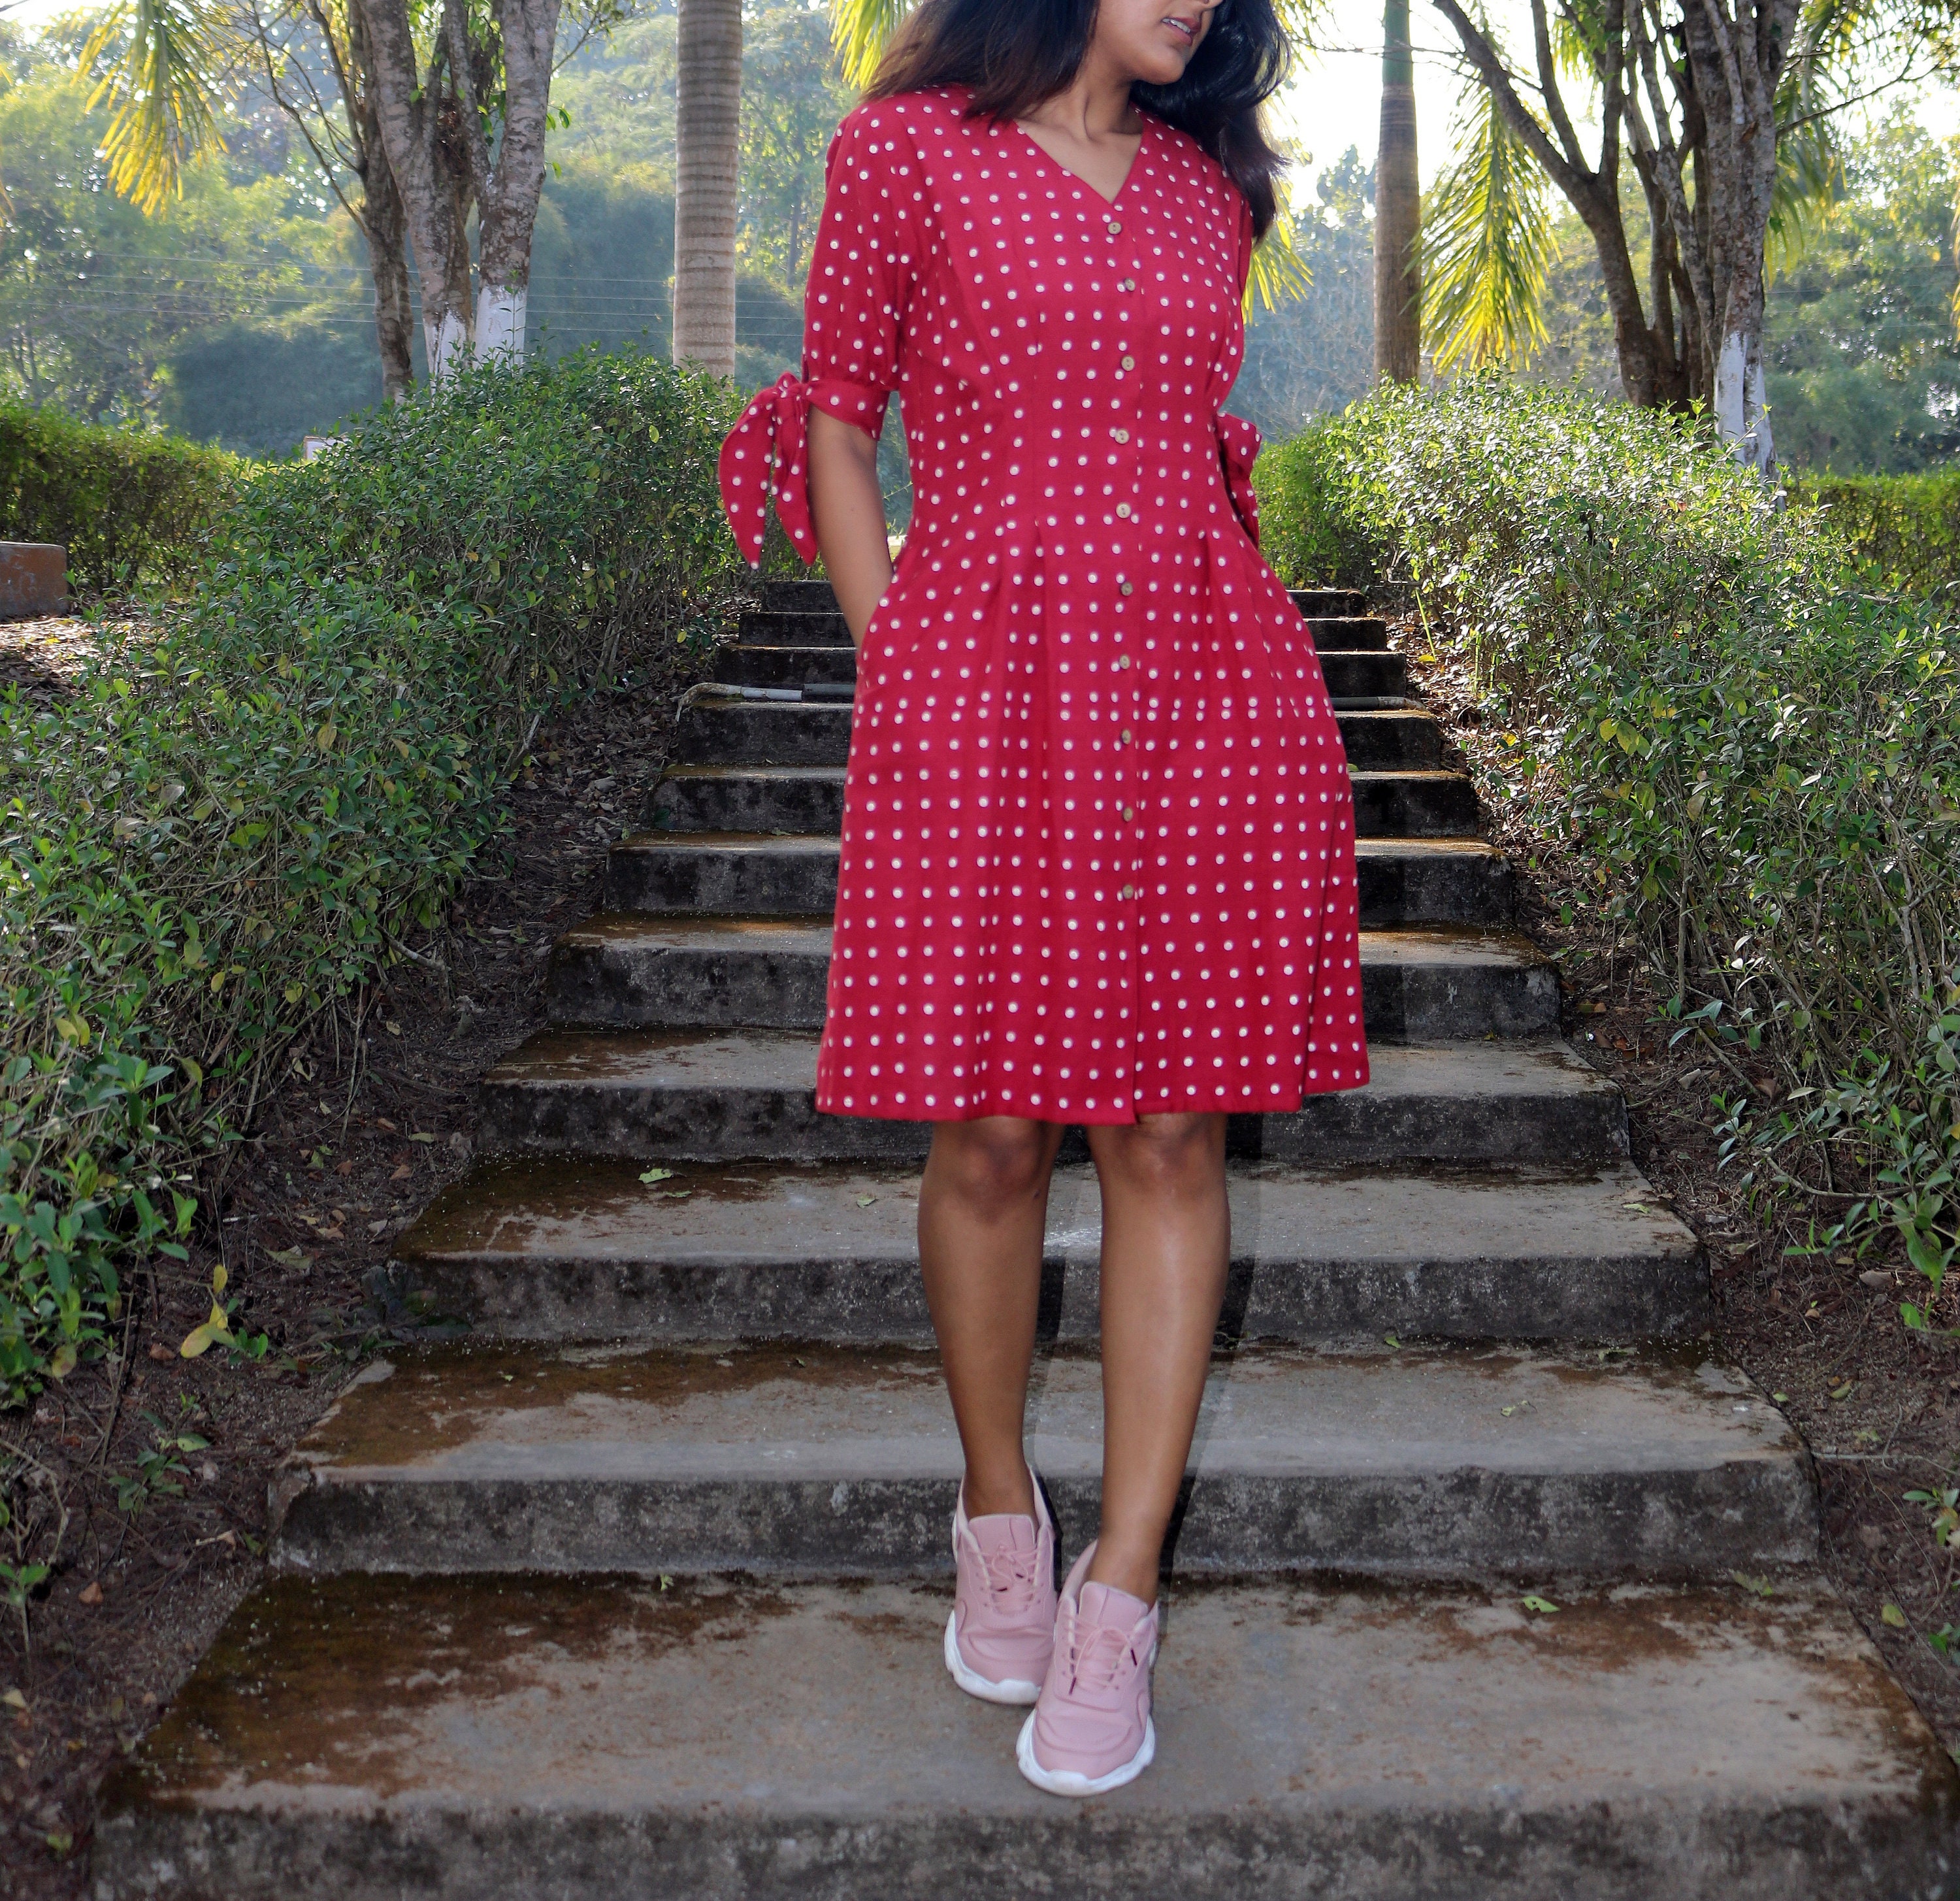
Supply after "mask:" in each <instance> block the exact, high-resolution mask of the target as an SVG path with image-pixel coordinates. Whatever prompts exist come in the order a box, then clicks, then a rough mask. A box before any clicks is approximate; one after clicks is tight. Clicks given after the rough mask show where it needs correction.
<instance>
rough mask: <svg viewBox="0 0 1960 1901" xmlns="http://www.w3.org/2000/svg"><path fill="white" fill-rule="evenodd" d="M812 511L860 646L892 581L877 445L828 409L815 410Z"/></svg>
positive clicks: (833, 580) (825, 557)
mask: <svg viewBox="0 0 1960 1901" xmlns="http://www.w3.org/2000/svg"><path fill="white" fill-rule="evenodd" d="M810 514H811V516H812V517H813V520H814V521H815V522H816V545H817V547H818V549H819V550H820V551H821V552H822V554H823V566H824V571H825V572H826V573H827V574H828V575H829V576H830V585H831V587H832V591H833V592H835V594H836V596H837V604H838V607H840V608H842V610H843V611H844V622H845V626H848V628H849V629H851V640H852V642H854V644H855V645H858V646H862V645H864V629H866V628H867V627H868V626H870V624H871V616H872V614H873V613H874V612H875V611H876V610H877V605H878V603H879V601H880V600H881V599H882V598H883V595H884V592H885V590H886V588H887V587H889V586H890V585H891V583H892V551H891V547H890V545H889V543H888V542H887V540H886V527H885V495H884V491H883V489H880V487H879V486H878V445H877V443H876V442H874V441H873V440H872V439H871V438H870V437H869V436H868V435H866V434H865V433H864V431H863V430H862V429H861V428H858V426H857V425H856V424H855V423H851V422H839V421H838V419H837V418H836V417H835V416H832V415H831V414H830V413H829V411H828V410H825V409H813V410H812V411H811V413H810Z"/></svg>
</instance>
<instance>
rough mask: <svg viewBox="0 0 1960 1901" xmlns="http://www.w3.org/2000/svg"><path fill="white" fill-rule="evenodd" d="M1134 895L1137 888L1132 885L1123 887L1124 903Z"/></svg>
mask: <svg viewBox="0 0 1960 1901" xmlns="http://www.w3.org/2000/svg"><path fill="white" fill-rule="evenodd" d="M1136 895H1137V887H1135V886H1134V884H1126V885H1125V886H1124V887H1123V897H1124V900H1125V902H1126V903H1127V902H1128V900H1130V899H1131V898H1133V897H1134V896H1136Z"/></svg>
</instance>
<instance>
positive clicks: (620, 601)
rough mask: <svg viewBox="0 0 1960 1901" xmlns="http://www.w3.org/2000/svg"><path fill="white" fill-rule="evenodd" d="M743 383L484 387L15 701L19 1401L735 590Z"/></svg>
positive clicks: (3, 919)
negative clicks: (601, 701)
mask: <svg viewBox="0 0 1960 1901" xmlns="http://www.w3.org/2000/svg"><path fill="white" fill-rule="evenodd" d="M735 406H736V405H735V399H734V396H733V391H732V390H730V387H728V386H727V384H721V383H717V382H714V381H710V380H708V379H706V378H702V377H692V376H689V375H686V374H683V373H682V372H680V371H677V370H675V369H674V368H672V367H671V366H669V365H664V364H662V363H659V362H657V361H651V360H648V359H644V358H638V359H633V358H599V357H593V356H586V357H579V358H567V359H565V360H563V361H561V362H560V363H558V365H554V366H552V367H550V368H530V369H527V370H523V371H511V370H483V371H474V372H472V373H470V374H467V375H466V376H464V377H461V378H460V379H459V380H458V381H456V382H455V383H453V384H450V385H447V386H446V387H444V389H443V390H441V391H439V392H437V393H434V394H425V395H424V396H420V397H418V398H417V399H416V400H415V401H414V402H412V403H408V404H405V405H403V406H399V407H396V408H393V409H387V410H384V411H380V412H376V413H375V414H374V415H373V416H371V417H370V418H369V419H368V420H367V422H365V424H364V425H363V426H362V427H361V429H360V431H359V432H358V434H357V435H355V437H354V438H352V440H351V441H349V442H348V444H347V445H346V446H345V447H342V448H340V449H338V450H336V451H332V452H330V453H329V454H328V455H326V457H323V458H322V459H321V460H319V461H317V462H316V463H311V464H308V465H305V466H297V465H285V466H277V467H274V468H270V469H268V470H264V471H263V472H261V473H259V475H258V476H256V478H255V479H253V481H252V482H251V483H250V486H248V487H247V489H246V490H245V491H244V492H243V495H242V496H241V498H240V500H239V502H237V505H235V507H234V508H233V510H232V511H231V513H230V514H228V515H227V516H226V517H224V519H223V521H221V523H220V524H219V525H218V530H217V532H216V533H215V537H214V545H213V549H212V556H211V559H210V562H209V564H208V567H207V568H206V570H205V575H204V577H203V578H202V580H201V581H200V583H199V587H198V589H197V591H196V594H195V595H194V597H192V599H191V600H189V602H188V603H186V604H184V605H183V606H182V607H180V608H178V609H177V610H174V611H172V612H170V613H167V614H166V615H165V616H164V618H163V619H162V621H161V625H160V629H159V630H158V631H157V632H155V633H154V635H151V636H150V637H148V638H145V639H143V640H141V641H138V640H137V639H135V638H131V639H130V640H129V641H128V642H126V644H125V645H123V646H122V648H120V649H119V651H116V652H115V653H114V654H112V655H111V656H110V658H109V659H108V660H107V661H105V662H104V663H103V664H101V665H100V667H97V669H96V670H95V671H94V673H92V675H91V677H89V678H88V679H87V680H86V681H85V682H84V686H83V689H82V690H81V692H80V693H78V695H77V696H75V698H73V699H70V700H68V701H65V702H59V703H57V704H56V705H53V706H52V707H51V708H36V707H33V706H30V705H27V704H26V703H24V702H22V701H21V699H19V698H18V696H9V697H8V699H6V700H5V702H0V761H4V771H5V780H4V782H0V926H4V929H0V981H4V983H5V995H6V1000H7V1003H8V1055H7V1058H6V1066H5V1072H4V1075H0V1239H3V1240H4V1242H5V1246H6V1247H7V1248H8V1250H9V1252H8V1254H7V1255H6V1256H5V1268H4V1269H0V1396H11V1397H14V1398H18V1396H20V1395H21V1393H23V1392H24V1391H25V1390H29V1389H30V1388H31V1387H33V1385H34V1384H35V1383H36V1382H37V1381H38V1380H40V1379H41V1378H42V1377H45V1375H46V1373H47V1371H49V1370H50V1363H52V1371H54V1372H56V1373H60V1372H62V1371H65V1369H66V1367H67V1365H68V1364H72V1361H73V1358H74V1357H75V1355H77V1354H78V1353H86V1352H89V1351H91V1349H92V1348H93V1347H94V1345H95V1344H96V1343H97V1342H98V1341H99V1340H100V1337H101V1336H102V1333H103V1328H104V1327H105V1326H106V1325H107V1323H108V1322H109V1321H110V1320H111V1319H113V1317H114V1315H115V1314H116V1309H117V1307H118V1304H119V1300H120V1297H121V1296H120V1282H121V1278H122V1269H123V1266H125V1265H126V1263H127V1261H128V1259H129V1258H130V1256H131V1255H132V1251H135V1250H141V1249H142V1248H145V1247H161V1248H162V1249H164V1250H181V1247H182V1238H181V1237H182V1236H183V1233H184V1232H185V1231H186V1228H187V1225H188V1223H189V1221H190V1219H191V1218H192V1214H193V1212H194V1208H195V1204H194V1202H192V1200H191V1199H190V1198H189V1197H190V1193H191V1191H192V1189H193V1188H194V1170H195V1164H196V1161H197V1159H198V1157H199V1156H200V1155H201V1154H204V1153H205V1152H207V1151H210V1150H212V1148H215V1147H217V1146H218V1145H221V1144H222V1143H223V1142H225V1141H226V1140H228V1138H229V1137H230V1135H231V1132H232V1131H233V1130H234V1128H235V1127H236V1126H238V1125H239V1124H240V1122H242V1121H243V1119H244V1118H245V1116H246V1115H247V1113H248V1106H249V1104H250V1102H251V1101H252V1100H253V1098H254V1097H255V1096H256V1094H257V1093H258V1092H259V1091H261V1090H262V1089H263V1088H264V1087H266V1086H267V1085H268V1084H269V1081H271V1080H272V1078H273V1077H274V1075H275V1070H274V1068H273V1065H275V1063H276V1062H277V1061H278V1059H279V1056H280V1052H281V1051H282V1049H283V1048H284V1047H285V1045H286V1044H287V1043H288V1042H289V1040H291V1038H292V1036H294V1034H295V1033H297V1032H298V1031H299V1030H301V1029H302V1028H303V1027H304V1026H305V1024H307V1021H309V1020H310V1017H312V1016H313V1014H315V1013H316V1012H317V1011H320V1010H321V1009H322V1008H325V1007H326V1006H327V1005H329V1004H330V1003H331V1002H332V1001H333V999H335V998H338V997H340V996H342V995H345V994H346V993H347V992H348V991H349V990H350V989H352V987H354V986H356V985H358V984H359V983H360V982H362V980H363V979H364V978H366V977H367V976H368V975H369V973H371V972H372V971H373V970H374V968H375V967H376V966H377V963H380V962H382V961H383V960H387V959H388V958H390V957H392V956H393V955H395V954H397V953H398V951H399V947H400V935H401V933H402V932H403V930H404V929H406V928H408V927H409V925H412V924H415V923H417V922H421V923H424V924H426V923H428V922H431V921H432V920H433V919H434V916H435V915H436V911H437V908H438V905H439V904H440V903H441V900H442V899H443V897H444V895H445V894H446V893H447V892H448V891H449V890H450V889H451V888H452V887H453V886H454V884H456V882H457V880H458V879H459V878H460V877H462V876H463V874H465V873H466V871H468V870H469V868H470V866H471V865H472V864H473V861H475V859H476V855H478V854H479V852H481V851H482V849H483V848H484V846H485V845H486V844H487V843H488V842H490V841H492V839H494V838H495V836H497V835H498V833H499V831H500V830H501V827H502V826H503V825H504V823H505V818H504V788H505V787H506V785H508V779H509V775H510V773H511V769H512V767H513V766H514V763H515V762H516V761H517V759H518V758H519V757H520V756H521V754H522V751H523V747H524V746H525V745H526V744H527V743H528V741H529V738H530V734H532V733H533V731H535V728H536V723H537V721H539V718H542V717H543V715H544V714H545V713H546V712H548V711H549V710H550V709H551V708H553V707H554V706H555V705H559V704H562V703H563V702H565V700H567V699H568V698H569V697H570V696H573V695H574V694H576V693H578V692H580V691H581V690H582V689H585V688H587V687H588V686H590V685H592V684H593V683H595V682H596V681H598V680H600V679H602V678H603V677H605V676H606V674H607V673H609V670H611V668H612V667H613V664H614V661H615V658H616V655H617V653H618V651H619V643H620V641H621V638H622V635H623V634H624V633H625V632H626V631H627V630H628V629H651V630H653V631H654V632H657V633H660V634H664V635H676V634H677V635H682V636H683V637H685V636H688V635H692V633H694V632H696V631H697V630H698V629H702V628H704V627H707V626H712V625H716V624H718V623H719V622H720V620H721V618H722V616H723V612H724V609H725V607H726V605H727V602H728V600H729V598H730V594H731V591H732V590H733V588H734V587H736V586H737V584H739V581H740V576H741V574H742V572H743V570H742V568H741V564H740V557H739V556H737V553H736V551H735V549H734V547H733V543H732V542H731V541H730V539H729V537H728V534H727V530H726V529H725V528H724V527H723V526H722V524H721V511H720V507H719V504H718V499H717V495H716V488H715V479H714V453H715V451H716V449H717V447H718V445H719V442H720V439H721V435H722V434H723V432H724V431H725V430H726V429H727V427H728V425H730V422H732V421H733V416H734V411H735Z"/></svg>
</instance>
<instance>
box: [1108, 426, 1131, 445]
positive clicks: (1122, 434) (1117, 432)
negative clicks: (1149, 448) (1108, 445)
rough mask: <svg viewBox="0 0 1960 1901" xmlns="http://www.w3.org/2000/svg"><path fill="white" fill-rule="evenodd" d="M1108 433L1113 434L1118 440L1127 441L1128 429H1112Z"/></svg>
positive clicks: (1128, 437)
mask: <svg viewBox="0 0 1960 1901" xmlns="http://www.w3.org/2000/svg"><path fill="white" fill-rule="evenodd" d="M1110 434H1111V435H1113V436H1115V438H1116V440H1117V441H1118V442H1127V441H1129V439H1130V432H1129V431H1128V429H1112V431H1110Z"/></svg>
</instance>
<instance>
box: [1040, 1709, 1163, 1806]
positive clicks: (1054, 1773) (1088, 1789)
mask: <svg viewBox="0 0 1960 1901" xmlns="http://www.w3.org/2000/svg"><path fill="white" fill-rule="evenodd" d="M1156 1754H1157V1724H1155V1723H1154V1722H1153V1721H1151V1720H1150V1718H1149V1717H1147V1716H1146V1717H1145V1718H1144V1740H1143V1746H1142V1747H1141V1748H1140V1749H1139V1750H1138V1751H1137V1753H1136V1754H1135V1755H1134V1756H1131V1758H1130V1759H1129V1760H1128V1762H1125V1764H1124V1765H1123V1766H1122V1768H1120V1769H1112V1770H1111V1771H1110V1772H1109V1774H1108V1775H1080V1774H1078V1773H1077V1772H1076V1771H1075V1770H1074V1769H1043V1768H1042V1766H1041V1765H1040V1763H1039V1762H1036V1760H1035V1719H1034V1718H1033V1717H1032V1716H1030V1717H1029V1718H1028V1720H1027V1721H1026V1722H1025V1723H1023V1724H1022V1725H1021V1734H1020V1739H1019V1740H1017V1742H1016V1743H1015V1744H1014V1760H1015V1761H1016V1762H1017V1763H1018V1764H1019V1765H1020V1771H1021V1773H1022V1774H1023V1775H1025V1776H1026V1778H1028V1780H1029V1782H1032V1783H1033V1785H1035V1787H1036V1788H1038V1789H1045V1790H1047V1791H1048V1794H1051V1795H1103V1794H1107V1793H1108V1792H1109V1791H1110V1790H1111V1789H1119V1788H1122V1786H1123V1785H1124V1784H1125V1782H1134V1781H1135V1780H1136V1779H1137V1778H1138V1776H1140V1775H1142V1774H1143V1772H1144V1770H1145V1769H1148V1768H1149V1767H1150V1759H1151V1758H1152V1757H1153V1756H1155V1755H1156Z"/></svg>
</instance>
